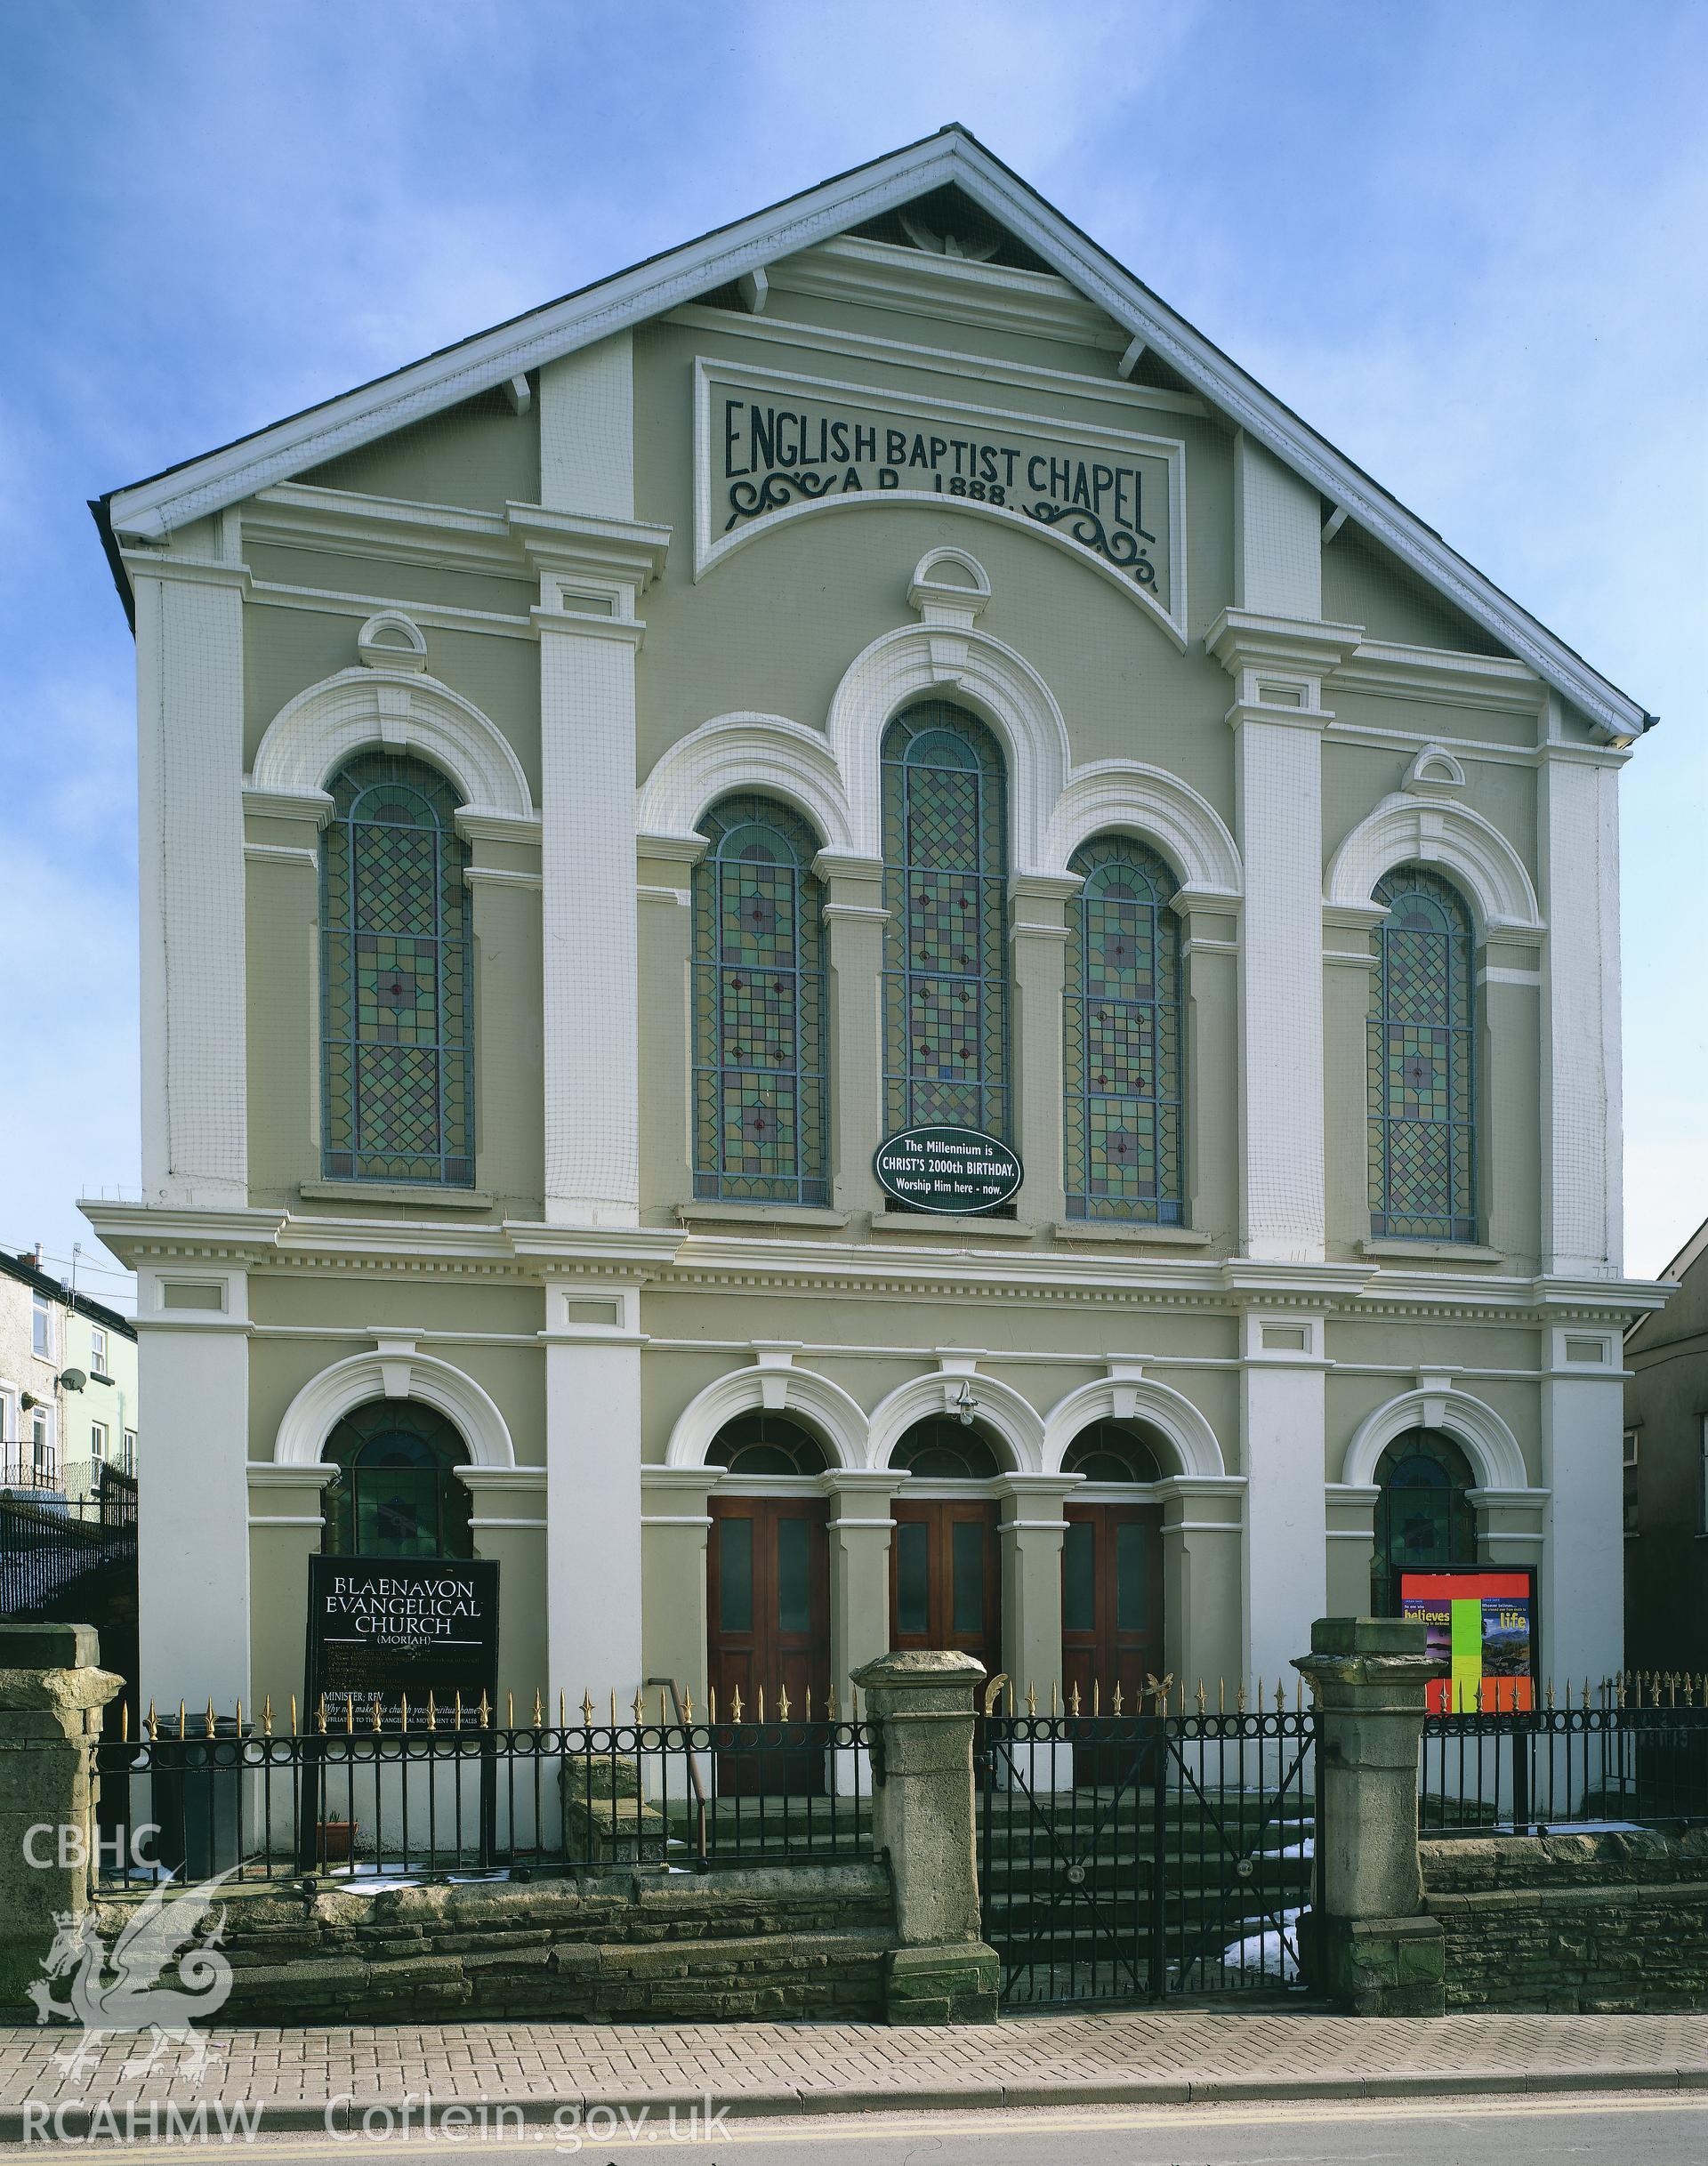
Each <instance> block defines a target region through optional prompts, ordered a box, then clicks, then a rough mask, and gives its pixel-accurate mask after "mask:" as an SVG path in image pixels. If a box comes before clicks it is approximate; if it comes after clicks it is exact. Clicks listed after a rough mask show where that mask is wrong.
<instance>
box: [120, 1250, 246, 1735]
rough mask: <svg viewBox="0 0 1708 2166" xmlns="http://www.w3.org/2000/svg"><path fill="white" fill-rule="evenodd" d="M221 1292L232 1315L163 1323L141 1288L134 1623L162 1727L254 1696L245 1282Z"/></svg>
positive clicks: (145, 1276)
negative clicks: (145, 1423)
mask: <svg viewBox="0 0 1708 2166" xmlns="http://www.w3.org/2000/svg"><path fill="white" fill-rule="evenodd" d="M184 1276H192V1274H190V1273H189V1272H186V1273H185V1274H184ZM193 1276H195V1277H196V1278H197V1279H198V1280H199V1279H201V1278H202V1276H203V1274H201V1273H195V1274H193ZM222 1283H223V1284H224V1286H225V1289H226V1293H225V1299H226V1302H227V1308H226V1310H225V1312H224V1313H223V1314H221V1315H218V1316H214V1315H210V1316H209V1317H207V1318H206V1319H205V1321H202V1322H197V1323H191V1322H188V1321H185V1322H179V1321H177V1320H175V1319H174V1320H173V1321H171V1322H167V1321H165V1319H164V1318H161V1317H159V1311H158V1307H157V1303H158V1281H157V1275H156V1274H154V1273H152V1272H149V1271H144V1272H143V1273H142V1274H141V1278H140V1282H139V1284H138V1287H137V1300H138V1311H139V1325H138V1347H137V1353H138V1372H139V1373H138V1387H137V1389H138V1397H139V1400H140V1402H141V1405H143V1406H146V1407H150V1408H153V1409H154V1410H155V1412H154V1413H153V1414H152V1415H151V1416H150V1421H151V1423H152V1426H151V1427H150V1428H149V1429H148V1430H147V1432H146V1437H145V1442H144V1445H143V1446H142V1448H143V1450H144V1451H145V1452H146V1453H147V1464H146V1466H145V1468H144V1469H143V1474H142V1478H141V1481H140V1482H139V1483H138V1485H137V1500H136V1502H137V1623H138V1631H139V1637H140V1643H141V1646H140V1652H141V1692H142V1698H143V1701H144V1703H145V1704H146V1703H147V1702H148V1701H149V1700H154V1701H155V1702H156V1703H157V1706H158V1708H159V1711H160V1715H161V1719H163V1720H164V1719H165V1714H166V1711H167V1709H168V1708H175V1707H176V1705H177V1703H178V1702H179V1701H180V1700H183V1701H185V1702H187V1703H188V1704H189V1707H190V1708H192V1709H195V1708H197V1707H205V1705H206V1703H207V1702H208V1701H209V1700H210V1699H211V1700H212V1701H213V1703H214V1709H215V1711H216V1712H219V1713H225V1714H230V1712H232V1711H233V1710H234V1709H235V1707H236V1704H237V1703H238V1700H242V1701H244V1702H245V1703H248V1702H249V1700H250V1698H251V1694H250V1689H249V1524H248V1522H249V1481H248V1473H247V1469H246V1458H247V1446H248V1437H249V1340H248V1336H247V1332H246V1325H245V1320H244V1316H243V1313H242V1310H243V1306H244V1300H245V1282H244V1279H243V1276H242V1274H241V1273H233V1274H230V1276H226V1277H225V1278H224V1280H223V1282H222ZM234 1312H235V1313H234Z"/></svg>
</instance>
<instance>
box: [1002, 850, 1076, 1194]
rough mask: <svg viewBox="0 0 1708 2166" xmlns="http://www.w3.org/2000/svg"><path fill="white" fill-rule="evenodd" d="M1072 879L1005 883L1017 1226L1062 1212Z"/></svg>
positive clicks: (1029, 877) (1024, 876)
mask: <svg viewBox="0 0 1708 2166" xmlns="http://www.w3.org/2000/svg"><path fill="white" fill-rule="evenodd" d="M1083 886H1084V881H1083V880H1081V879H1079V878H1078V877H1077V876H1065V875H1062V874H1049V873H1017V874H1015V875H1014V877H1013V878H1012V879H1011V881H1010V882H1009V883H1008V907H1009V936H1008V937H1009V945H1010V947H1011V950H1012V956H1011V962H1012V971H1013V984H1014V1027H1013V1033H1012V1042H1013V1045H1014V1049H1015V1056H1016V1058H1015V1071H1014V1096H1015V1107H1014V1141H1015V1145H1016V1147H1017V1148H1018V1150H1019V1155H1020V1164H1022V1165H1023V1166H1024V1167H1025V1169H1026V1182H1025V1186H1024V1187H1023V1188H1021V1190H1020V1194H1019V1199H1018V1201H1019V1214H1020V1216H1021V1217H1022V1218H1023V1219H1026V1220H1030V1221H1034V1222H1037V1223H1041V1224H1043V1225H1046V1226H1053V1225H1054V1224H1055V1223H1056V1221H1057V1220H1059V1219H1060V1218H1062V1217H1063V1216H1064V1215H1065V1213H1066V1212H1067V1208H1068V1203H1067V1194H1066V1189H1065V1186H1064V1180H1065V1173H1064V1167H1063V1162H1062V1153H1063V1135H1062V1105H1061V1093H1062V1059H1061V1043H1062V1041H1061V1032H1062V1009H1061V1002H1062V989H1063V984H1064V981H1065V978H1066V971H1067V947H1068V940H1069V939H1070V938H1071V937H1072V935H1071V932H1070V930H1069V928H1068V922H1067V911H1068V905H1069V904H1070V903H1071V902H1072V901H1073V899H1074V898H1075V897H1076V895H1077V894H1078V893H1079V891H1080V890H1081V888H1082V887H1083Z"/></svg>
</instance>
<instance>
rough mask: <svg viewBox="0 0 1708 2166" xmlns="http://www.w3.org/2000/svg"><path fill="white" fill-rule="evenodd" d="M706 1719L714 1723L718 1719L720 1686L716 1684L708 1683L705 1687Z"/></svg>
mask: <svg viewBox="0 0 1708 2166" xmlns="http://www.w3.org/2000/svg"><path fill="white" fill-rule="evenodd" d="M705 1719H706V1720H707V1721H708V1722H710V1723H713V1724H715V1723H716V1721H717V1719H718V1688H717V1687H716V1686H715V1685H707V1687H706V1688H705Z"/></svg>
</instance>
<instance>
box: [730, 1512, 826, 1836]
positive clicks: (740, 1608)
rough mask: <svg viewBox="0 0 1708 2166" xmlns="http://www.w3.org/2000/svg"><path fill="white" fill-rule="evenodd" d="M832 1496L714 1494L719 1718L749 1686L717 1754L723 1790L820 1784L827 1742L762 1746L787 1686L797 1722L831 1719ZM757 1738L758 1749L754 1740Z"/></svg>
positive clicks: (804, 1788)
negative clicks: (761, 1724)
mask: <svg viewBox="0 0 1708 2166" xmlns="http://www.w3.org/2000/svg"><path fill="white" fill-rule="evenodd" d="M829 1511H830V1506H829V1503H828V1502H827V1501H826V1500H824V1499H820V1498H818V1497H718V1496H714V1497H713V1499H712V1530H711V1542H710V1553H709V1555H708V1557H707V1560H706V1595H707V1607H708V1611H709V1615H708V1618H707V1634H706V1641H707V1653H708V1662H709V1667H710V1671H711V1675H710V1680H709V1681H710V1683H711V1686H712V1688H713V1691H714V1692H715V1693H716V1695H717V1712H718V1720H719V1722H720V1724H721V1725H722V1724H726V1723H728V1722H729V1719H730V1718H731V1716H732V1715H733V1714H734V1712H735V1708H736V1695H737V1693H739V1694H740V1695H741V1713H742V1728H743V1730H745V1731H747V1732H749V1733H750V1734H749V1735H738V1734H737V1735H732V1737H731V1750H730V1751H727V1752H721V1753H720V1754H719V1755H718V1770H717V1774H718V1787H719V1789H720V1790H722V1791H726V1792H729V1791H735V1790H741V1791H745V1792H749V1793H752V1792H756V1791H770V1792H774V1791H787V1792H816V1791H818V1790H819V1789H821V1788H822V1787H823V1784H824V1754H823V1752H822V1751H783V1750H780V1749H778V1748H777V1746H776V1744H775V1743H773V1744H772V1745H770V1746H769V1747H767V1748H765V1749H760V1734H759V1733H758V1732H757V1730H755V1729H754V1728H753V1726H754V1725H756V1724H757V1722H758V1720H759V1717H760V1713H761V1709H762V1710H763V1713H764V1719H765V1723H766V1726H767V1727H766V1730H765V1732H764V1735H765V1736H766V1737H767V1738H769V1739H772V1740H775V1739H776V1738H777V1730H776V1725H777V1721H778V1720H779V1719H780V1716H781V1711H782V1707H783V1698H784V1694H785V1693H787V1695H788V1708H789V1719H790V1722H791V1723H792V1724H793V1723H795V1722H800V1721H803V1720H805V1719H808V1717H809V1714H810V1719H812V1720H813V1721H815V1722H818V1721H822V1720H823V1719H824V1711H825V1704H826V1700H827V1698H828V1696H829V1693H830V1552H829V1538H828V1536H827V1534H826V1519H827V1518H828V1516H829ZM750 1748H751V1749H750Z"/></svg>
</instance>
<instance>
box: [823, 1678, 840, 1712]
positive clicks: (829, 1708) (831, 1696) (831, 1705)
mask: <svg viewBox="0 0 1708 2166" xmlns="http://www.w3.org/2000/svg"><path fill="white" fill-rule="evenodd" d="M836 1706H837V1702H836V1680H835V1679H834V1678H832V1679H831V1680H830V1690H829V1691H828V1692H827V1693H826V1695H825V1720H826V1722H840V1721H841V1720H842V1717H841V1716H840V1715H839V1714H838V1713H837V1711H836Z"/></svg>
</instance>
